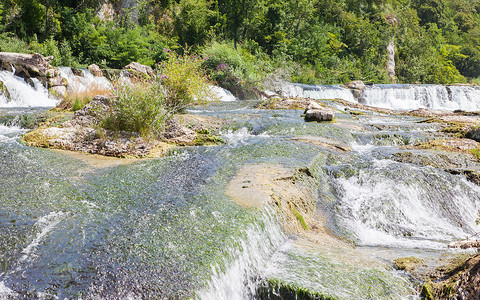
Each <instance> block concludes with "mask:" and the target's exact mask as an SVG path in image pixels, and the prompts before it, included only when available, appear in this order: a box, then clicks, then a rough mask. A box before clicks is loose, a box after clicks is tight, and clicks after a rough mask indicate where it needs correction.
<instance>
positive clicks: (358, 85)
mask: <svg viewBox="0 0 480 300" xmlns="http://www.w3.org/2000/svg"><path fill="white" fill-rule="evenodd" d="M345 86H346V87H347V88H349V89H355V90H364V89H365V87H366V86H365V83H363V81H361V80H354V81H350V82H348V83H345Z"/></svg>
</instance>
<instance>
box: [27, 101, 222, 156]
mask: <svg viewBox="0 0 480 300" xmlns="http://www.w3.org/2000/svg"><path fill="white" fill-rule="evenodd" d="M111 112H112V106H111V97H109V96H96V97H94V98H93V100H92V101H91V102H90V103H89V104H87V105H86V106H85V107H84V108H82V109H81V110H79V111H76V112H75V113H74V114H71V113H58V114H55V115H54V116H53V117H50V118H49V119H48V120H46V121H44V122H42V123H41V124H39V125H38V127H37V128H36V129H35V130H33V131H30V132H28V133H27V134H26V135H25V136H24V137H23V141H24V142H25V143H26V144H27V145H29V146H35V147H43V148H52V149H62V150H71V151H79V152H84V153H91V154H101V155H106V156H115V157H127V156H135V157H161V156H163V155H164V154H165V153H166V152H167V151H168V150H169V149H171V148H172V147H174V146H193V145H214V144H219V143H222V141H221V139H220V138H218V137H216V136H214V135H212V134H210V132H214V131H217V130H218V129H219V128H220V127H222V126H223V125H224V121H222V120H218V119H215V118H208V117H200V116H191V115H176V116H175V117H173V118H172V119H170V120H169V121H168V122H167V123H166V126H165V132H164V133H163V134H162V136H160V137H158V138H157V139H147V138H144V137H142V136H140V135H138V134H134V133H129V132H120V133H119V132H113V131H109V130H105V129H103V128H101V127H100V123H101V121H102V120H103V118H105V116H107V115H108V114H110V113H111Z"/></svg>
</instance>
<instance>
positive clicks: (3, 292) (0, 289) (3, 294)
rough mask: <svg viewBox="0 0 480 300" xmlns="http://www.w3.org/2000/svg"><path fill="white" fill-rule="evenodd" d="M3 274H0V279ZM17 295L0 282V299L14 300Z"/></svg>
mask: <svg viewBox="0 0 480 300" xmlns="http://www.w3.org/2000/svg"><path fill="white" fill-rule="evenodd" d="M2 275H3V274H0V277H2ZM16 297H18V294H17V293H15V292H14V291H12V290H11V289H9V288H8V287H7V286H6V285H5V283H4V282H3V281H0V299H14V298H16Z"/></svg>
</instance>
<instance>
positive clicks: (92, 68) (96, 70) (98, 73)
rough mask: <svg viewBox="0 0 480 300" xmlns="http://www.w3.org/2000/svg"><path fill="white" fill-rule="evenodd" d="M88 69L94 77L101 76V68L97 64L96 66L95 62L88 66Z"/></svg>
mask: <svg viewBox="0 0 480 300" xmlns="http://www.w3.org/2000/svg"><path fill="white" fill-rule="evenodd" d="M88 70H89V71H90V73H92V75H93V76H95V77H103V72H102V69H100V67H99V66H97V65H96V64H91V65H89V66H88Z"/></svg>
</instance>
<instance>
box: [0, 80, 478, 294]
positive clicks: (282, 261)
mask: <svg viewBox="0 0 480 300" xmlns="http://www.w3.org/2000/svg"><path fill="white" fill-rule="evenodd" d="M64 73H65V72H64ZM66 76H67V75H66ZM68 76H74V75H71V74H70V75H68ZM15 80H18V79H16V78H15ZM429 88H430V87H429ZM25 89H27V88H26V87H25ZM322 89H325V90H328V89H330V91H329V93H330V94H328V98H334V97H337V96H335V95H340V94H342V95H344V96H345V97H347V98H348V97H350V96H351V92H350V91H349V90H346V89H344V88H342V87H338V86H337V87H331V88H329V87H324V88H322ZM368 89H373V87H369V88H368ZM450 89H451V90H452V91H453V93H454V94H455V93H457V92H456V91H455V89H454V88H451V87H450ZM465 89H466V88H465ZM469 89H473V88H469ZM302 90H303V91H305V92H309V93H311V94H310V96H312V97H313V94H314V93H318V94H316V96H315V97H320V98H321V97H327V96H321V94H320V92H322V90H321V88H318V87H315V88H312V87H306V86H303V87H302ZM335 93H338V94H335ZM349 93H350V94H349ZM375 93H377V92H375ZM375 93H373V91H372V96H368V97H385V96H384V94H381V93H380V94H378V93H377V94H375ZM469 93H470V92H469ZM471 93H474V91H471ZM373 94H375V95H377V96H375V95H373ZM42 95H43V94H42ZM469 95H470V94H469ZM227 96H229V94H227ZM15 97H17V96H15ZM18 97H20V98H15V99H14V100H11V101H13V103H10V104H9V103H6V102H1V103H3V104H0V106H1V107H0V115H2V116H4V115H22V114H30V113H32V112H31V110H30V108H29V106H42V105H43V104H50V105H46V106H51V105H53V104H55V103H56V102H55V101H54V100H52V99H50V98H48V96H47V99H50V100H48V101H52V102H48V101H47V100H45V101H46V102H40V103H42V105H37V104H38V103H35V102H31V101H30V100H25V98H22V97H26V96H18ZM42 97H43V96H42ZM229 97H230V96H229ZM409 97H410V96H409ZM456 97H457V96H452V97H451V99H457V98H456ZM469 97H470V96H467V93H465V95H460V96H458V99H460V98H461V99H467V100H458V101H457V100H454V102H455V103H459V106H460V105H464V104H461V103H467V104H468V105H470V106H469V107H472V108H473V107H476V106H474V105H478V104H472V103H474V102H475V101H476V100H475V101H474V100H471V98H469ZM38 99H40V100H39V101H44V100H42V99H44V98H41V97H40V98H38ZM381 99H384V98H381ZM381 99H377V98H375V100H371V101H377V102H379V103H380V102H381V101H382V100H381ZM395 99H397V100H391V102H392V103H397V101H399V100H398V99H399V98H395ZM422 99H423V98H422ZM422 99H417V98H414V99H412V101H413V102H412V103H417V104H419V105H418V106H417V107H421V106H422V105H424V106H428V105H430V106H433V107H435V106H440V104H425V103H424V102H422V101H424V100H422ZM449 99H450V98H449ZM468 99H470V100H468ZM229 100H233V99H232V98H229ZM346 100H349V101H355V100H354V99H353V96H352V98H349V99H346ZM22 101H23V102H22ZM368 101H370V100H367V103H368ZM383 101H385V102H381V103H387V102H388V100H386V99H384V100H383ZM429 101H430V100H429ZM435 101H436V100H435ZM462 101H463V102H462ZM22 103H30V104H29V105H27V104H26V105H25V106H24V108H23V109H18V108H12V106H16V107H18V106H22V105H20V104H22ZM326 103H328V104H330V105H333V106H336V108H337V109H338V110H337V112H336V122H334V123H321V124H320V123H305V122H304V121H303V118H301V117H300V115H301V114H302V111H301V110H258V109H256V108H255V105H256V104H257V102H256V101H238V100H236V101H223V102H214V103H210V104H208V105H206V106H197V107H192V108H190V109H189V110H187V113H191V114H199V115H207V116H214V117H217V118H222V119H226V120H228V121H229V125H227V126H226V127H225V128H223V129H222V130H221V131H220V135H221V136H222V138H223V140H224V141H225V144H223V145H220V146H215V147H189V148H177V149H175V150H174V151H171V152H170V153H169V154H168V155H167V156H166V157H165V158H162V159H151V160H137V161H134V162H132V163H131V164H125V165H112V166H104V165H101V166H100V165H95V164H91V163H90V164H89V163H87V162H86V161H88V160H78V159H76V158H74V157H73V156H70V155H68V154H66V153H65V152H58V151H52V150H48V149H39V148H29V147H27V146H25V145H24V144H22V143H21V142H20V137H21V135H22V134H23V133H25V132H26V129H23V128H20V127H19V125H18V124H17V125H15V124H12V122H9V123H5V124H1V125H0V157H1V163H0V189H1V191H2V192H1V193H0V298H2V299H16V298H31V299H32V298H33V299H37V298H57V299H67V298H68V299H99V298H100V299H144V298H155V299H172V298H173V299H183V298H194V299H277V298H275V295H276V294H278V293H281V292H282V291H285V289H291V290H293V291H302V292H305V293H307V294H309V295H315V296H318V297H331V298H335V299H415V298H416V297H417V294H418V291H416V290H415V286H414V284H413V283H412V282H411V281H410V280H409V278H408V276H407V275H406V274H405V273H403V272H398V271H395V270H394V269H393V268H392V266H391V259H392V257H394V258H395V257H400V256H404V255H405V253H417V254H418V253H420V254H418V255H420V256H421V255H428V256H440V255H442V254H444V253H448V250H447V248H446V245H447V243H448V242H449V241H451V240H455V239H462V238H465V237H467V236H469V235H472V234H474V233H475V232H477V231H478V226H476V225H475V218H476V213H477V211H478V209H480V196H479V195H480V188H479V187H478V186H477V185H475V184H473V183H471V182H468V181H467V180H466V178H465V176H463V175H452V174H450V173H449V172H446V171H445V170H443V169H440V168H435V167H432V166H425V165H418V164H414V163H408V162H400V161H398V160H395V159H394V158H395V155H397V154H398V153H403V152H405V151H407V150H405V149H403V148H402V146H405V145H407V146H408V145H412V144H415V143H417V142H421V141H428V140H430V139H432V138H434V131H435V130H436V128H435V125H434V124H425V123H418V121H420V120H421V119H419V118H413V117H404V116H402V117H397V116H386V115H381V114H373V113H369V112H365V113H364V114H362V115H359V116H353V115H351V114H348V113H344V112H345V107H343V106H341V105H338V104H335V103H331V102H328V101H327V102H326ZM412 103H408V104H407V105H412ZM432 103H434V102H432ZM435 103H436V102H435ZM475 103H476V102H475ZM467 104H465V105H467ZM385 105H386V106H388V105H393V104H388V103H387V104H385ZM440 108H446V109H447V108H448V109H452V108H457V107H456V106H454V105H452V106H448V107H440ZM464 109H466V108H465V107H464ZM9 120H11V119H9ZM318 141H323V142H322V143H319V142H318ZM325 141H335V142H337V143H341V144H342V145H346V146H348V147H350V148H351V149H352V151H347V152H344V151H339V150H338V149H337V150H335V149H333V148H331V147H326V146H325V145H326V142H325ZM417 154H418V155H420V156H422V155H434V154H435V151H431V150H422V151H420V150H418V153H417ZM465 159H466V160H468V159H467V158H465ZM469 163H470V164H472V165H474V166H476V167H478V164H477V163H476V162H473V161H472V162H469ZM246 164H269V165H281V166H282V167H285V168H290V169H292V170H308V172H307V173H308V174H309V175H298V176H297V177H295V178H296V179H295V180H298V183H299V184H304V185H305V186H307V187H308V188H310V189H311V190H312V192H313V195H314V196H315V201H316V203H315V206H316V208H317V210H318V211H321V214H319V215H314V217H318V218H319V222H320V217H319V216H320V215H321V216H322V218H321V219H322V220H321V222H322V223H323V224H324V226H325V228H326V229H325V230H326V231H325V232H324V233H322V232H317V231H312V232H311V235H308V236H307V237H305V236H303V235H295V234H292V233H289V232H285V231H284V230H283V228H282V226H281V222H282V217H281V216H279V215H278V214H277V213H276V210H275V209H274V208H268V207H266V208H265V209H249V208H245V207H241V206H239V205H237V204H235V203H234V202H233V201H232V199H231V198H230V197H229V196H227V195H226V193H225V189H226V186H227V184H228V183H229V182H230V180H231V179H232V177H234V176H235V175H236V173H237V172H238V170H239V169H240V168H241V166H243V165H246ZM296 174H305V173H296ZM242 188H243V187H242ZM245 188H248V184H247V183H245ZM336 236H337V237H340V239H338V238H336ZM353 245H356V246H355V247H354V246H353ZM386 252H388V255H387V254H385V253H386Z"/></svg>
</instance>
